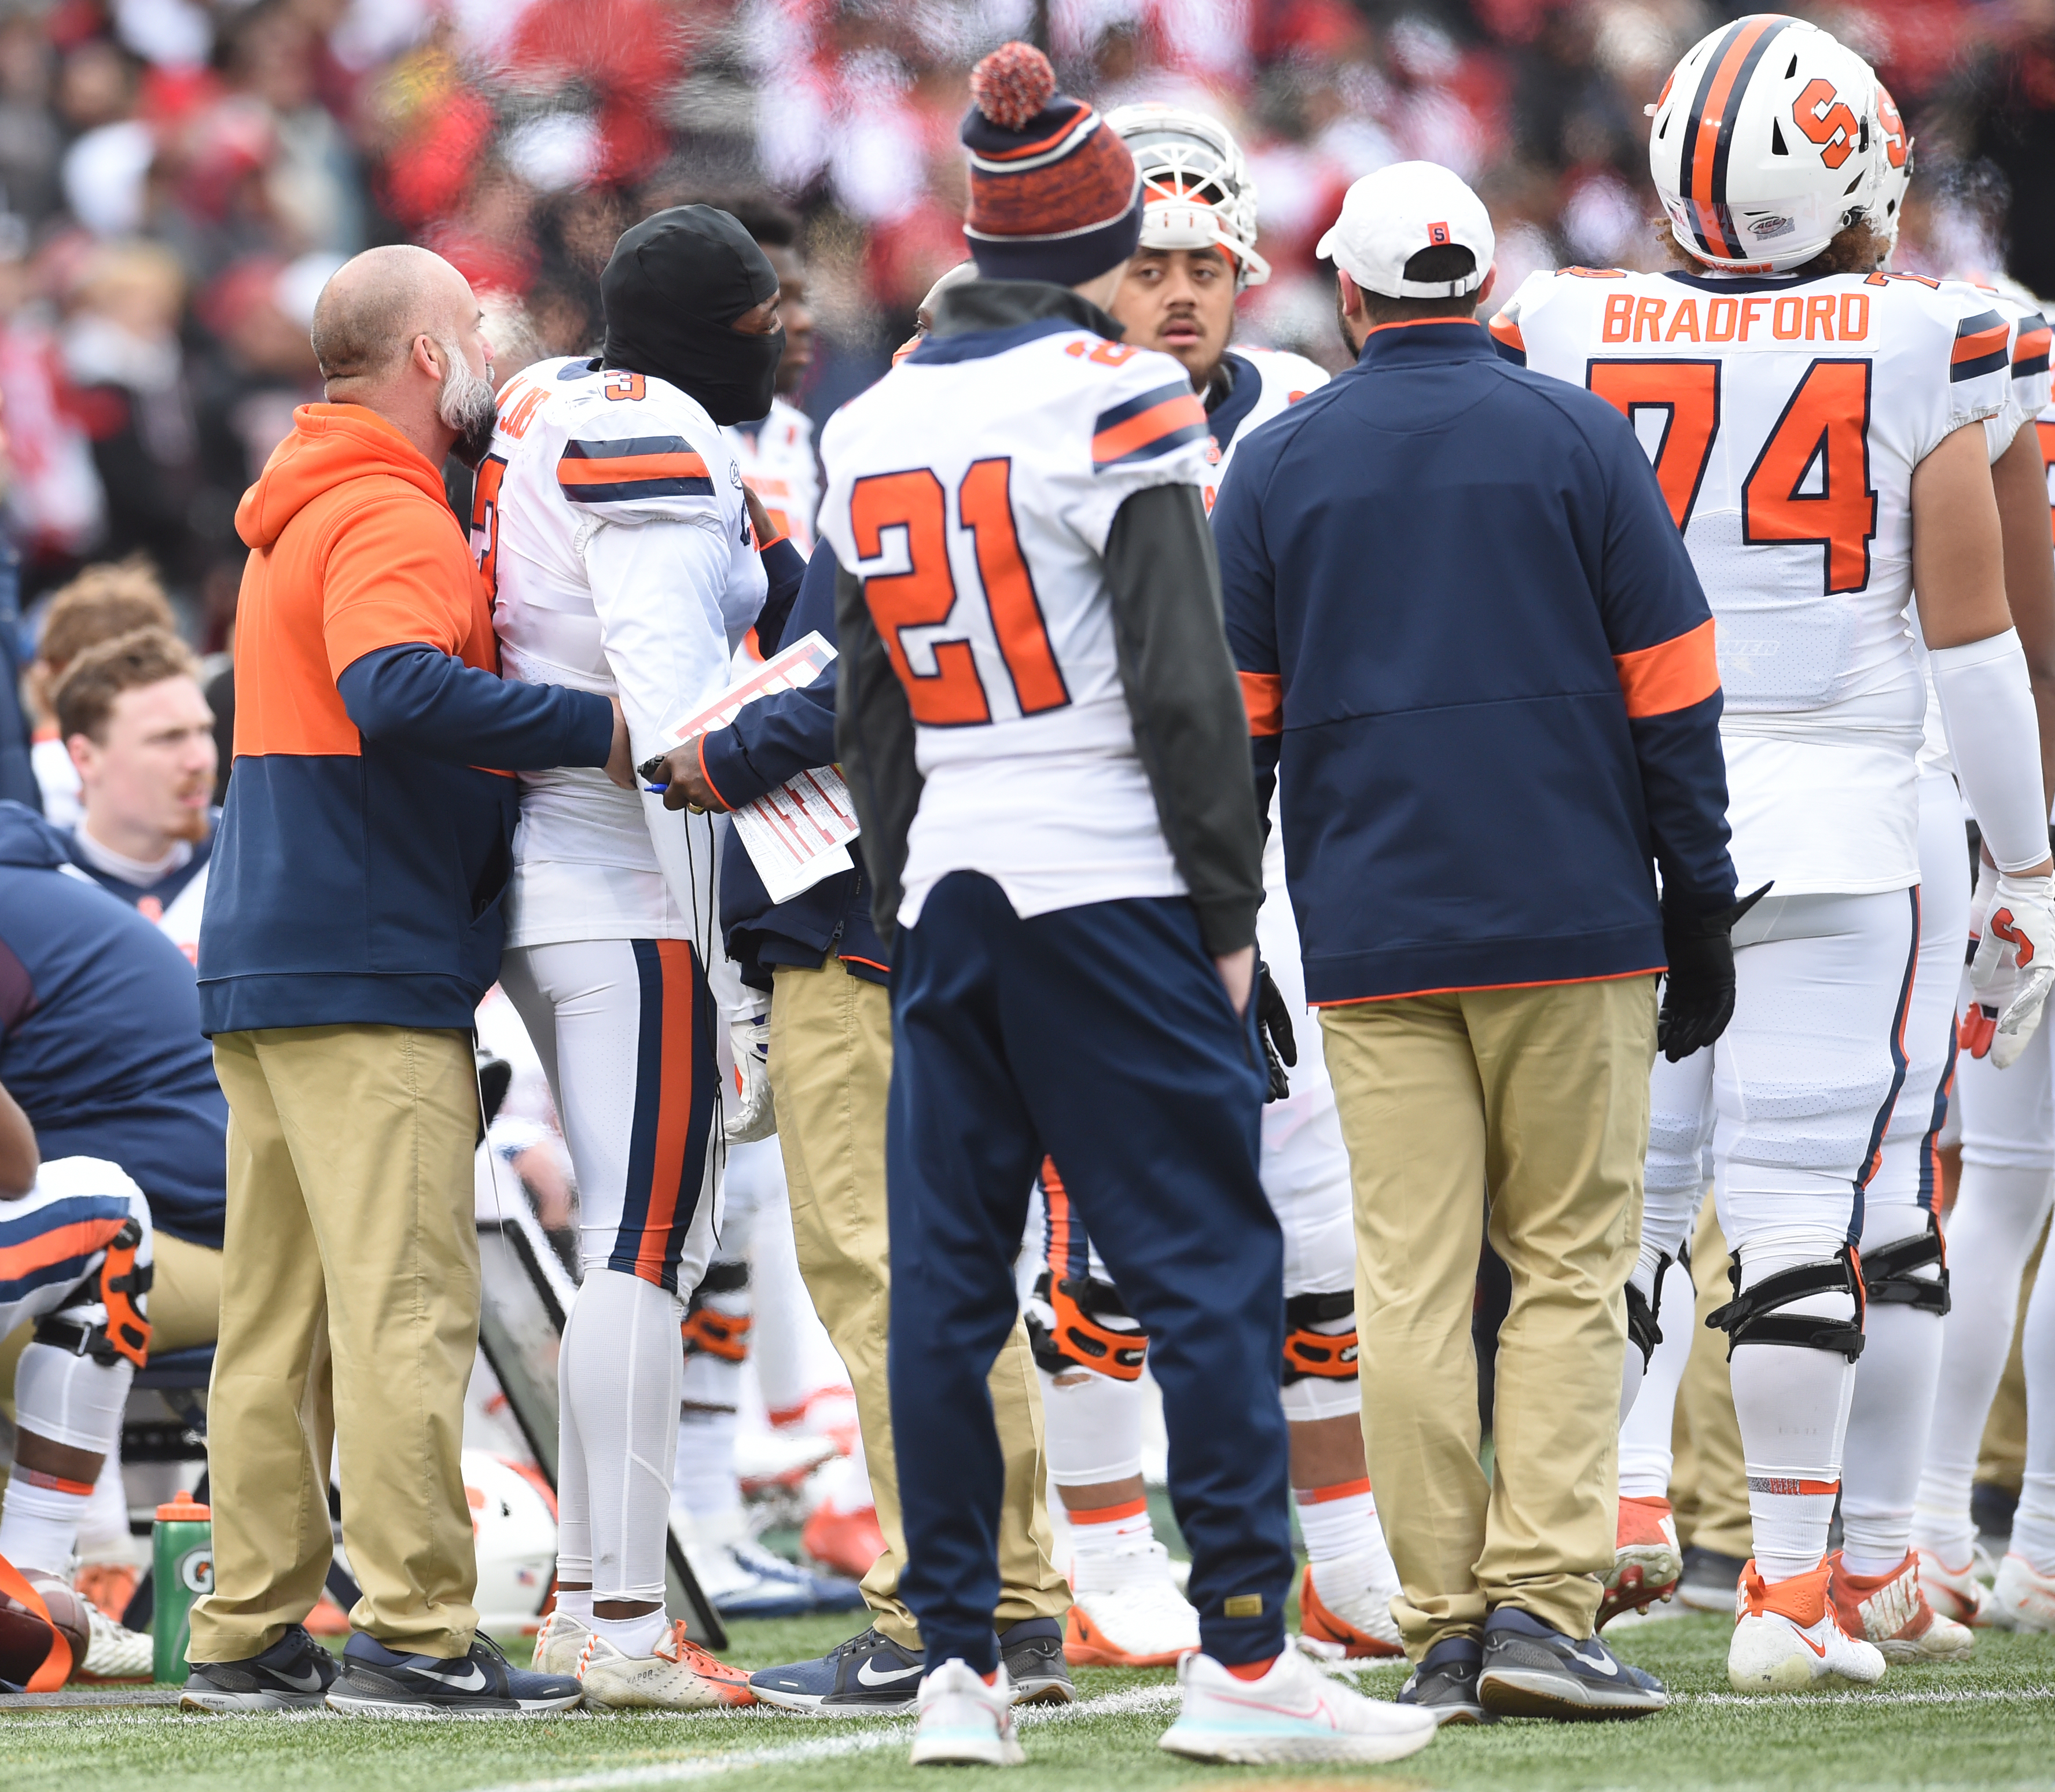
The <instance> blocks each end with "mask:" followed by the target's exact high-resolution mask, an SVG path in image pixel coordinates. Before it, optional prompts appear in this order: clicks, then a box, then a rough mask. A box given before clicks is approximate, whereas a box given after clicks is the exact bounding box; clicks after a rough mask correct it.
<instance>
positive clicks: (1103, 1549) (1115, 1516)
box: [1067, 1498, 1156, 1580]
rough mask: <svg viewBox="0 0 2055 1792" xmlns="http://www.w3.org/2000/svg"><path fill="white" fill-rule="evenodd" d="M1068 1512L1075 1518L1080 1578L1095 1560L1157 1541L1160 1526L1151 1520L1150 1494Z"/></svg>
mask: <svg viewBox="0 0 2055 1792" xmlns="http://www.w3.org/2000/svg"><path fill="white" fill-rule="evenodd" d="M1067 1516H1068V1517H1069V1518H1070V1521H1071V1556H1072V1558H1074V1560H1075V1562H1076V1566H1077V1573H1078V1577H1079V1579H1080V1580H1083V1579H1084V1578H1086V1577H1087V1574H1088V1573H1089V1571H1090V1569H1091V1567H1092V1566H1095V1564H1098V1563H1101V1562H1110V1561H1111V1560H1112V1558H1114V1556H1116V1555H1118V1554H1122V1553H1124V1552H1126V1551H1128V1550H1135V1549H1139V1548H1141V1547H1142V1546H1144V1545H1145V1544H1149V1543H1153V1542H1155V1541H1156V1527H1155V1526H1154V1525H1153V1524H1151V1523H1150V1521H1149V1502H1148V1500H1147V1499H1146V1498H1144V1499H1128V1500H1122V1502H1121V1503H1119V1504H1118V1505H1117V1506H1091V1507H1087V1509H1086V1510H1083V1511H1079V1510H1075V1509H1074V1508H1072V1509H1067Z"/></svg>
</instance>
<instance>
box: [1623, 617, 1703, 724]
mask: <svg viewBox="0 0 2055 1792" xmlns="http://www.w3.org/2000/svg"><path fill="white" fill-rule="evenodd" d="M1612 664H1613V670H1614V671H1615V672H1618V673H1619V692H1620V695H1622V696H1623V697H1624V698H1626V699H1627V715H1629V716H1630V717H1631V718H1633V719H1635V720H1637V721H1638V720H1639V719H1642V718H1643V717H1644V716H1650V715H1670V714H1671V713H1672V712H1673V711H1676V710H1680V709H1689V708H1690V707H1691V706H1692V704H1694V703H1703V702H1704V701H1705V700H1706V699H1707V698H1708V697H1710V696H1711V695H1713V693H1714V691H1718V689H1719V687H1720V668H1719V661H1718V659H1717V658H1716V657H1715V656H1714V652H1713V619H1712V618H1711V617H1710V616H1708V617H1706V620H1704V621H1703V622H1702V623H1700V624H1698V627H1697V628H1694V629H1693V630H1692V631H1691V632H1690V633H1689V634H1688V635H1679V636H1676V637H1675V638H1674V640H1666V641H1659V642H1657V643H1656V644H1655V646H1654V647H1644V648H1640V649H1639V650H1638V651H1637V652H1633V653H1615V655H1614V656H1612Z"/></svg>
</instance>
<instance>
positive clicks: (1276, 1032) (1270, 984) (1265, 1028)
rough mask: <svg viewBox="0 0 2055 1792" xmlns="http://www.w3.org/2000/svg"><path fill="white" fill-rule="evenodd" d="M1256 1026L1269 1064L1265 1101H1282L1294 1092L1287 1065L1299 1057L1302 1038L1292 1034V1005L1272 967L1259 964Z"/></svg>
mask: <svg viewBox="0 0 2055 1792" xmlns="http://www.w3.org/2000/svg"><path fill="white" fill-rule="evenodd" d="M1256 1034H1257V1036H1258V1037H1259V1038H1260V1039H1261V1040H1262V1041H1263V1056H1264V1061H1265V1062H1266V1063H1268V1065H1269V1066H1270V1093H1268V1095H1266V1096H1264V1098H1263V1099H1264V1101H1283V1100H1284V1097H1286V1096H1288V1095H1289V1094H1290V1093H1292V1079H1291V1078H1290V1077H1288V1076H1286V1075H1285V1074H1284V1066H1285V1065H1288V1064H1296V1063H1297V1062H1298V1061H1299V1042H1298V1041H1297V1040H1296V1038H1293V1037H1292V1005H1291V1003H1289V1002H1287V1001H1286V1000H1285V999H1284V992H1283V991H1281V990H1280V989H1279V988H1278V987H1277V979H1276V978H1275V977H1273V976H1272V975H1270V967H1269V966H1268V965H1267V964H1264V963H1260V962H1259V963H1257V965H1256Z"/></svg>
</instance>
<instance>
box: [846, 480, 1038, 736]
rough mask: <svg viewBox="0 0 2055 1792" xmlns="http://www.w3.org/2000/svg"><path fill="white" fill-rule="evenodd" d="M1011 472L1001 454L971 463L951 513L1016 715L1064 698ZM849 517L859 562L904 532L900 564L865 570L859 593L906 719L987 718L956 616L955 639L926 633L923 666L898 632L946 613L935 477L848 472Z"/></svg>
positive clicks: (952, 722)
mask: <svg viewBox="0 0 2055 1792" xmlns="http://www.w3.org/2000/svg"><path fill="white" fill-rule="evenodd" d="M1012 476H1013V463H1012V459H1010V458H1008V457H1005V456H1000V457H996V458H994V459H989V460H980V461H974V462H973V463H972V465H971V468H970V471H968V472H967V473H966V474H964V476H963V479H962V480H961V482H960V483H959V484H958V485H957V491H956V505H957V523H958V526H960V528H962V529H964V530H968V532H969V534H970V536H971V538H972V545H973V547H974V548H975V550H976V560H977V571H978V578H979V581H980V583H981V584H982V585H984V606H985V609H986V612H988V614H989V615H990V616H991V618H992V635H993V636H994V638H995V639H996V640H997V642H998V644H999V654H1000V658H1001V659H1002V660H1004V661H1005V663H1006V670H1007V673H1008V676H1009V677H1010V678H1011V679H1012V681H1013V693H1014V695H1015V697H1016V699H1018V700H1019V703H1020V713H1021V714H1022V715H1039V714H1041V713H1042V711H1044V710H1051V709H1060V708H1062V707H1063V705H1064V704H1066V703H1068V702H1069V701H1070V700H1071V697H1070V692H1069V691H1068V690H1067V688H1066V687H1065V686H1064V683H1063V669H1062V668H1061V667H1059V665H1057V664H1056V656H1055V650H1054V649H1053V648H1051V646H1050V645H1049V633H1048V630H1047V628H1045V627H1044V626H1043V620H1042V605H1041V601H1040V599H1039V598H1038V597H1036V596H1035V581H1034V577H1033V575H1032V574H1031V573H1029V571H1028V561H1027V558H1026V557H1025V556H1024V555H1023V553H1021V551H1020V534H1019V533H1018V531H1016V529H1015V528H1014V526H1013V500H1012V494H1011V490H1010V487H1011V485H1012ZM849 517H850V529H851V530H852V531H853V532H854V534H855V537H856V551H857V554H858V557H859V558H860V559H862V560H866V561H870V560H877V559H879V558H882V557H883V555H884V553H885V536H886V532H887V531H888V530H903V531H904V532H905V543H906V545H905V557H906V570H905V571H904V572H903V573H870V574H869V575H867V576H866V577H865V579H864V581H863V594H864V600H865V601H866V603H867V604H868V605H870V617H871V620H872V621H874V623H876V624H878V633H879V635H881V636H882V637H883V638H884V642H885V650H886V652H887V653H889V655H890V656H891V657H892V669H893V671H894V672H897V674H898V675H899V682H900V683H901V684H903V685H904V686H905V687H906V702H907V706H908V707H909V708H910V709H911V710H912V711H913V719H914V720H915V721H916V722H917V723H921V725H922V726H924V727H930V728H961V727H972V726H974V725H976V723H980V722H989V721H990V720H991V719H992V704H991V703H990V701H989V700H988V699H987V697H986V695H985V690H984V679H982V678H981V677H980V675H979V674H978V669H977V657H976V653H975V652H974V651H973V650H972V647H971V644H970V642H969V640H968V639H967V638H965V633H964V630H963V624H962V622H961V620H960V619H959V622H958V631H959V632H957V635H956V636H955V638H953V639H950V638H947V637H937V636H931V637H929V646H930V648H931V651H932V652H933V655H934V660H935V669H934V670H933V672H918V671H916V670H915V668H914V666H913V661H912V660H911V659H910V658H909V656H908V654H907V652H906V647H905V641H904V640H903V639H902V636H903V634H904V632H905V630H907V629H909V628H940V627H941V626H942V625H943V624H945V623H947V622H948V621H949V618H950V617H951V616H952V615H953V614H954V613H955V612H956V608H957V581H956V574H955V573H954V572H953V570H952V569H951V566H950V563H949V494H948V493H947V491H946V490H945V489H944V487H943V485H942V482H941V480H940V479H938V478H937V477H936V475H935V474H934V472H933V470H932V469H930V468H929V467H911V468H909V469H908V470H907V471H905V472H901V473H874V474H871V475H869V476H867V477H866V478H864V479H858V481H857V482H856V484H855V486H854V489H853V490H851V491H850V499H849Z"/></svg>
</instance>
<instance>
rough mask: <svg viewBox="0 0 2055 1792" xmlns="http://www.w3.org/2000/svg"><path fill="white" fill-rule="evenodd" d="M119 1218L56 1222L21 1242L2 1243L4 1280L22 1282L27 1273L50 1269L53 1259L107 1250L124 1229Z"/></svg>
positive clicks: (0, 1270) (0, 1259)
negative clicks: (65, 1223) (64, 1223)
mask: <svg viewBox="0 0 2055 1792" xmlns="http://www.w3.org/2000/svg"><path fill="white" fill-rule="evenodd" d="M122 1225H123V1222H122V1221H120V1220H119V1219H79V1220H74V1221H73V1223H71V1224H70V1225H69V1226H53V1227H51V1228H50V1229H49V1231H47V1232H38V1233H37V1235H35V1237H34V1238H32V1239H22V1242H21V1243H19V1244H10V1245H8V1246H6V1247H0V1282H19V1281H20V1280H22V1278H24V1277H25V1276H30V1275H33V1274H35V1272H36V1271H37V1270H46V1269H48V1268H49V1266H50V1265H51V1264H53V1263H62V1262H69V1260H70V1259H71V1258H74V1257H90V1256H91V1255H92V1254H93V1252H94V1251H96V1250H105V1249H106V1248H107V1247H108V1245H109V1244H110V1243H112V1242H113V1239H114V1235H115V1234H116V1233H117V1232H119V1231H120V1230H121V1227H122Z"/></svg>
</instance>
